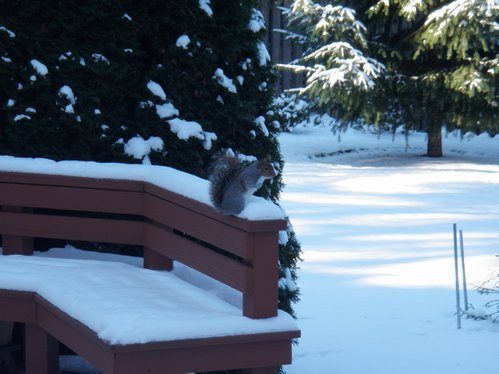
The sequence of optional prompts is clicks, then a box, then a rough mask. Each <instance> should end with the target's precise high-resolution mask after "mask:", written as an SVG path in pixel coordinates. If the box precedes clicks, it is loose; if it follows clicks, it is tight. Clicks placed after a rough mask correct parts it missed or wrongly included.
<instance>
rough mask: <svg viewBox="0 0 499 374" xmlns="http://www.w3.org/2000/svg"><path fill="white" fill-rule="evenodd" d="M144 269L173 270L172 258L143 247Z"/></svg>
mask: <svg viewBox="0 0 499 374" xmlns="http://www.w3.org/2000/svg"><path fill="white" fill-rule="evenodd" d="M144 269H151V270H167V271H170V270H173V260H172V259H171V258H168V257H166V256H163V255H162V254H160V253H158V252H156V251H153V250H152V249H150V248H147V247H144Z"/></svg>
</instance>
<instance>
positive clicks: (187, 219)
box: [144, 194, 248, 258]
mask: <svg viewBox="0 0 499 374" xmlns="http://www.w3.org/2000/svg"><path fill="white" fill-rule="evenodd" d="M144 214H145V216H146V217H148V218H150V219H151V220H154V221H157V222H159V223H161V224H163V225H166V226H169V227H172V228H174V229H177V230H179V231H182V232H184V233H186V234H188V235H190V236H193V237H195V238H198V239H200V240H202V241H205V242H207V243H210V244H212V245H214V246H216V247H219V248H222V249H225V250H226V251H229V252H231V253H234V254H235V255H237V256H239V257H242V258H247V257H248V252H247V246H246V240H247V233H246V232H244V231H242V230H239V229H236V228H233V227H230V226H227V225H224V224H223V223H221V222H220V221H217V220H214V219H211V218H209V217H205V216H203V215H201V214H199V213H196V212H193V211H191V210H189V209H186V208H184V207H181V206H179V205H176V204H174V203H171V202H169V201H166V200H163V199H160V198H158V197H155V196H152V195H148V194H146V195H145V196H144Z"/></svg>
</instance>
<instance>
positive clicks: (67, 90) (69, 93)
mask: <svg viewBox="0 0 499 374" xmlns="http://www.w3.org/2000/svg"><path fill="white" fill-rule="evenodd" d="M59 95H60V96H64V97H65V98H66V99H68V100H69V102H70V103H71V104H73V105H74V104H76V97H75V95H74V92H73V90H72V89H71V87H69V86H68V85H64V86H62V87H61V88H60V89H59Z"/></svg>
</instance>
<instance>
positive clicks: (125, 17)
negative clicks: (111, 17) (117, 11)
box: [121, 13, 132, 21]
mask: <svg viewBox="0 0 499 374" xmlns="http://www.w3.org/2000/svg"><path fill="white" fill-rule="evenodd" d="M121 18H123V19H126V20H127V21H131V20H132V17H130V16H129V15H128V14H127V13H124V14H123V16H122V17H121Z"/></svg>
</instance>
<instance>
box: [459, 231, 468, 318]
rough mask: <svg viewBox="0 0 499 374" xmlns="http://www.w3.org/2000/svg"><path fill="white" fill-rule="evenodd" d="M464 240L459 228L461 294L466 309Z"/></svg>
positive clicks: (466, 290)
mask: <svg viewBox="0 0 499 374" xmlns="http://www.w3.org/2000/svg"><path fill="white" fill-rule="evenodd" d="M463 243H464V241H463V230H459V244H460V247H461V269H462V272H463V294H464V310H468V289H467V287H466V270H465V266H464V244H463Z"/></svg>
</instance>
